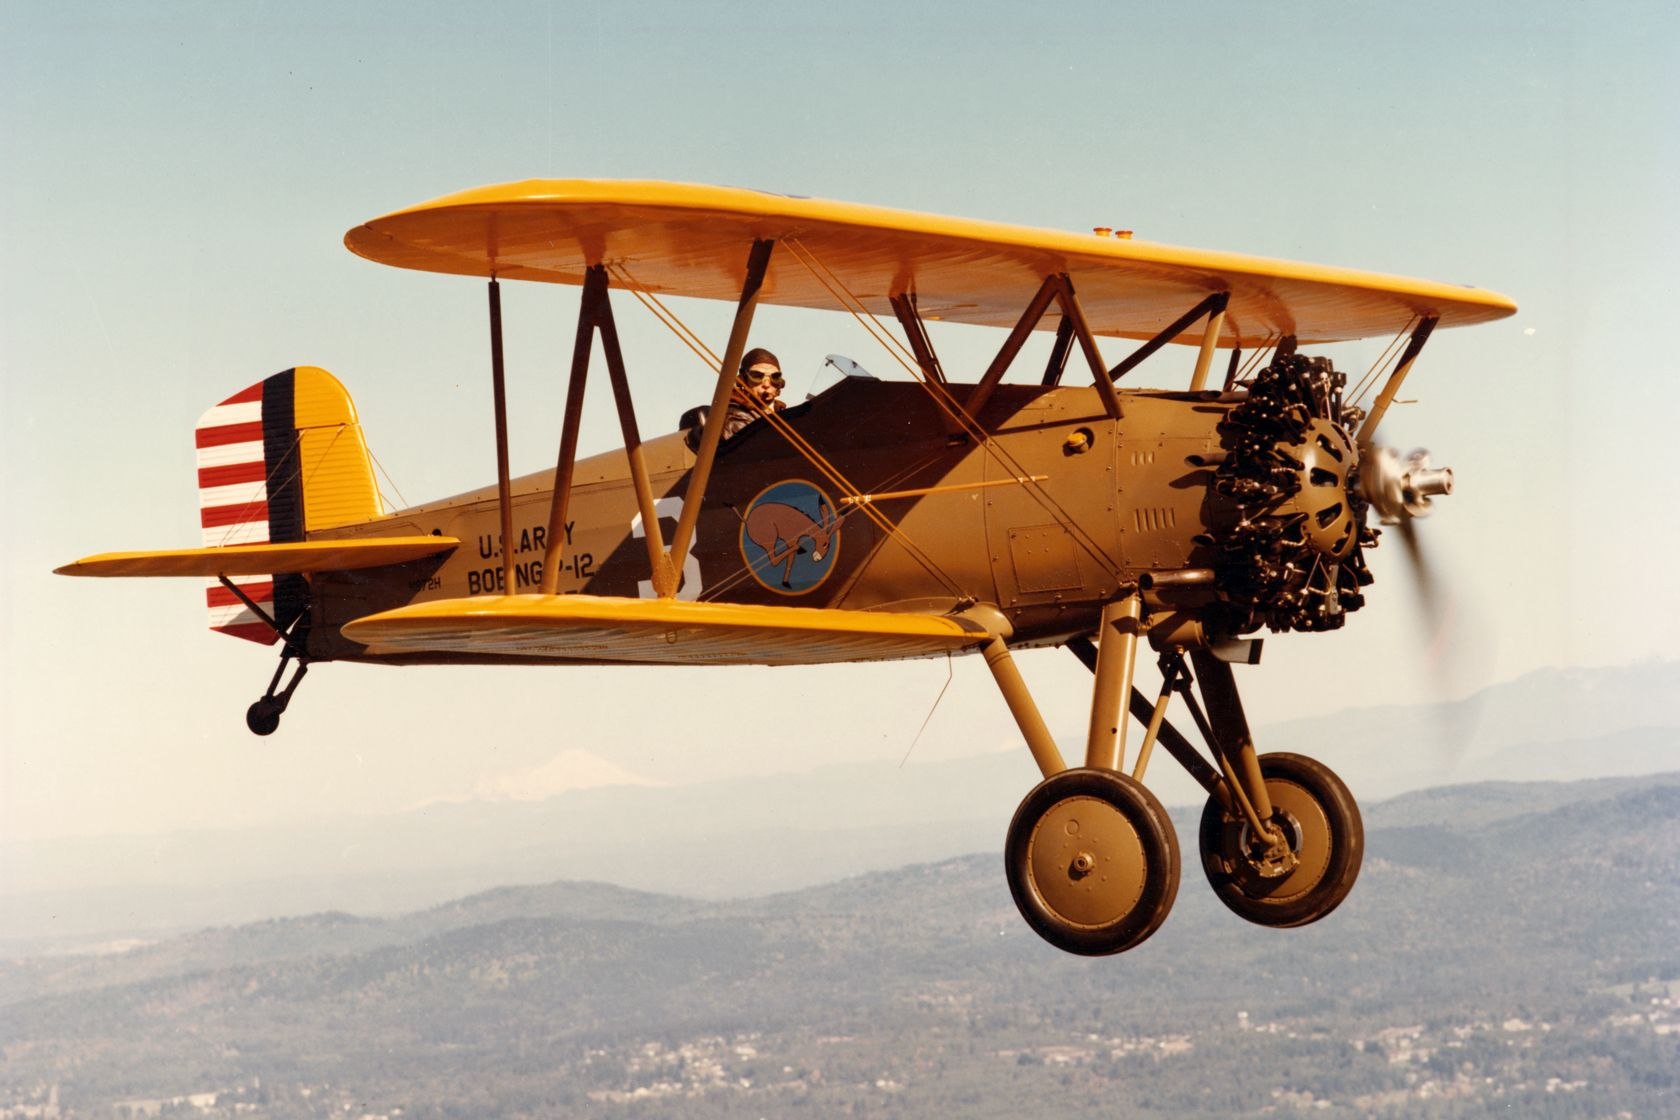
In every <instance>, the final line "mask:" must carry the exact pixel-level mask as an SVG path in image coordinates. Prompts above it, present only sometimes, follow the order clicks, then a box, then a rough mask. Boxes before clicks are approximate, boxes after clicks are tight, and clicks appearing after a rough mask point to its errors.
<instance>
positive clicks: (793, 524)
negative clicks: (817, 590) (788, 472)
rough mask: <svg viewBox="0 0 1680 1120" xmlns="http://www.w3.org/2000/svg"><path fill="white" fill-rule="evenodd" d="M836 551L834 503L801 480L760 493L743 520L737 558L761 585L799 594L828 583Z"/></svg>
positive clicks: (837, 534)
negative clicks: (739, 553) (739, 555)
mask: <svg viewBox="0 0 1680 1120" xmlns="http://www.w3.org/2000/svg"><path fill="white" fill-rule="evenodd" d="M839 552H840V519H839V517H838V516H837V515H836V514H835V512H834V501H833V499H831V498H830V497H829V496H828V495H827V494H826V493H825V492H824V491H823V490H821V489H820V488H818V487H816V486H813V485H812V484H811V483H809V482H806V481H804V480H803V479H788V480H786V481H784V482H778V483H775V484H774V485H771V486H767V487H765V488H764V489H763V490H760V491H759V493H758V497H756V498H754V499H753V500H752V503H751V504H750V505H748V506H747V513H746V516H745V517H743V518H742V519H741V557H742V559H744V560H746V562H747V570H748V571H750V572H751V573H752V575H753V578H754V579H756V580H757V581H758V582H759V584H760V585H762V586H763V587H766V588H768V589H769V590H771V591H774V592H776V593H777V594H778V595H801V594H803V593H805V592H807V591H809V590H811V589H812V588H813V587H816V586H817V585H818V584H820V583H822V581H823V580H825V579H827V578H828V573H829V572H831V571H832V570H833V569H834V558H835V557H836V556H837V555H839Z"/></svg>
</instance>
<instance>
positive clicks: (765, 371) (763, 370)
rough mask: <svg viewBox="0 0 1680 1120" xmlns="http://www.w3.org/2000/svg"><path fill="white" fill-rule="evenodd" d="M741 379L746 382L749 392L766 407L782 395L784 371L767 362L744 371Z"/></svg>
mask: <svg viewBox="0 0 1680 1120" xmlns="http://www.w3.org/2000/svg"><path fill="white" fill-rule="evenodd" d="M741 380H742V381H744V382H746V384H747V392H749V393H751V394H752V395H753V397H754V398H755V399H756V400H757V401H758V403H759V404H761V405H764V406H765V407H766V408H768V407H769V406H770V405H771V404H773V403H775V400H776V398H777V397H779V396H781V395H782V371H781V370H779V369H777V368H776V367H775V366H773V365H770V364H769V363H767V362H766V363H760V364H759V365H755V366H753V367H752V368H751V369H748V370H747V371H746V372H744V373H742V374H741Z"/></svg>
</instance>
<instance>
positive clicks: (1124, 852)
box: [1028, 797, 1147, 928]
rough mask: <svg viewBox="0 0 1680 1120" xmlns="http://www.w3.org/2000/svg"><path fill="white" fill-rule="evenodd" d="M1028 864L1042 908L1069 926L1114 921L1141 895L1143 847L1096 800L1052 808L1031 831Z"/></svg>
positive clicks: (1131, 831)
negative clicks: (1047, 909) (1044, 907)
mask: <svg viewBox="0 0 1680 1120" xmlns="http://www.w3.org/2000/svg"><path fill="white" fill-rule="evenodd" d="M1028 859H1029V860H1030V861H1031V863H1032V868H1033V877H1034V881H1035V883H1036V884H1037V887H1038V891H1039V894H1040V895H1041V896H1042V897H1043V899H1044V902H1045V904H1046V905H1047V906H1049V907H1050V909H1051V910H1052V911H1054V912H1055V913H1056V914H1057V915H1058V916H1060V917H1061V918H1062V919H1063V920H1064V921H1066V922H1068V923H1070V924H1072V925H1077V926H1086V927H1091V928H1095V927H1098V926H1103V925H1107V924H1109V923H1111V922H1115V921H1118V920H1119V919H1120V918H1123V917H1124V916H1125V915H1126V914H1128V913H1130V912H1131V910H1132V908H1133V907H1135V906H1136V905H1137V903H1138V899H1139V898H1141V897H1142V896H1143V888H1144V880H1145V877H1146V871H1147V868H1146V861H1145V858H1144V852H1143V842H1142V840H1141V839H1140V838H1139V837H1138V833H1137V830H1136V829H1135V828H1133V827H1132V825H1131V822H1130V821H1128V820H1127V819H1126V818H1125V816H1124V815H1123V814H1122V813H1121V812H1120V811H1119V810H1118V809H1116V808H1115V807H1114V806H1112V805H1109V804H1107V803H1106V802H1104V801H1101V800H1099V799H1097V798H1095V797H1069V798H1066V799H1065V800H1062V801H1059V802H1057V803H1056V804H1054V805H1052V806H1051V807H1050V809H1049V810H1048V811H1046V812H1045V814H1044V815H1043V816H1042V817H1040V818H1039V821H1038V825H1037V827H1035V828H1034V829H1033V830H1032V836H1031V839H1030V841H1029V855H1028Z"/></svg>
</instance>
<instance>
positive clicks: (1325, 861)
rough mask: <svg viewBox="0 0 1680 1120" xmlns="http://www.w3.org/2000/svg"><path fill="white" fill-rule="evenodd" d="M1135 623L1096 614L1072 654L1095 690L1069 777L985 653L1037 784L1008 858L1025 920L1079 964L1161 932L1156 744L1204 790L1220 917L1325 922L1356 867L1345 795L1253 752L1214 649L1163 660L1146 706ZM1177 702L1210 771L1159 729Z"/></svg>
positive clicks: (1173, 870)
mask: <svg viewBox="0 0 1680 1120" xmlns="http://www.w3.org/2000/svg"><path fill="white" fill-rule="evenodd" d="M1138 621H1139V618H1138V614H1137V612H1136V610H1135V603H1134V602H1132V601H1129V599H1122V600H1120V601H1118V602H1117V603H1115V604H1111V607H1110V609H1109V610H1106V611H1105V612H1104V615H1103V626H1102V629H1101V630H1100V631H1099V633H1098V636H1097V639H1096V640H1095V641H1093V640H1092V639H1090V638H1077V639H1075V640H1073V641H1072V642H1070V643H1069V648H1070V649H1072V650H1073V652H1074V653H1075V654H1076V655H1077V656H1078V657H1079V659H1080V660H1081V661H1083V662H1084V663H1085V665H1086V667H1087V668H1089V669H1090V670H1091V672H1092V674H1093V675H1094V676H1095V678H1096V680H1095V682H1094V686H1093V690H1092V714H1091V726H1090V736H1089V739H1088V742H1087V747H1086V758H1085V765H1084V766H1081V767H1077V768H1071V769H1070V768H1069V767H1068V766H1067V765H1066V764H1065V763H1064V762H1063V761H1062V757H1061V753H1060V751H1059V750H1058V749H1057V747H1056V745H1055V743H1054V742H1052V741H1051V740H1050V737H1049V733H1048V730H1047V728H1046V727H1045V725H1044V722H1043V720H1042V718H1040V716H1039V714H1038V711H1037V708H1036V707H1035V706H1034V705H1033V702H1032V698H1031V697H1030V696H1029V695H1028V694H1027V691H1026V686H1025V685H1024V684H1023V683H1022V681H1021V679H1020V675H1019V674H1018V673H1017V672H1016V671H1015V669H1014V664H1013V659H1012V658H1011V657H1010V655H1009V651H1008V650H1007V649H1006V648H1005V647H1004V645H1003V642H1002V641H1001V640H998V639H994V640H993V643H992V644H991V645H990V646H989V647H988V648H987V650H986V662H987V665H988V666H990V667H991V669H992V672H993V675H994V676H995V677H996V678H997V682H998V685H999V687H1000V689H1001V690H1002V691H1003V694H1004V699H1005V700H1006V701H1007V702H1008V704H1009V707H1010V710H1011V712H1012V713H1013V714H1014V715H1015V718H1016V721H1017V722H1018V723H1019V724H1020V726H1021V730H1022V732H1023V734H1024V735H1025V736H1026V739H1027V744H1028V746H1029V747H1030V748H1031V750H1032V754H1033V757H1034V759H1035V760H1036V761H1037V762H1038V764H1039V768H1040V770H1041V772H1043V774H1044V781H1042V782H1041V783H1039V785H1038V786H1036V787H1035V788H1034V789H1033V791H1032V792H1031V793H1029V794H1028V795H1027V797H1026V799H1025V800H1023V801H1022V802H1021V806H1020V808H1019V809H1018V810H1017V811H1016V813H1015V817H1014V820H1013V821H1011V822H1010V825H1009V833H1008V837H1007V840H1006V842H1005V845H1004V870H1005V873H1006V875H1007V877H1008V879H1009V890H1010V893H1011V895H1013V896H1014V899H1015V905H1016V908H1017V909H1019V910H1020V912H1021V916H1022V917H1023V918H1024V919H1025V920H1026V922H1027V924H1028V925H1029V926H1031V927H1032V929H1033V931H1034V932H1035V933H1037V934H1038V935H1039V936H1040V937H1042V938H1044V940H1046V941H1048V942H1049V943H1050V944H1052V945H1054V946H1056V947H1057V948H1059V949H1062V950H1064V951H1066V952H1069V953H1078V954H1080V955H1083V956H1101V955H1105V954H1109V953H1119V952H1123V951H1125V950H1127V949H1130V948H1133V947H1134V946H1136V945H1138V944H1140V943H1141V942H1142V941H1143V940H1144V939H1145V938H1147V937H1149V936H1150V934H1152V933H1154V932H1155V930H1156V929H1158V928H1159V927H1160V925H1161V923H1162V922H1164V921H1165V920H1166V917H1167V913H1168V912H1169V911H1170V910H1171V909H1172V904H1173V901H1174V900H1175V899H1176V897H1177V895H1178V884H1179V871H1180V857H1179V848H1178V840H1177V838H1176V837H1175V836H1174V834H1173V828H1172V822H1171V821H1170V820H1169V819H1168V817H1167V813H1166V810H1165V809H1163V808H1162V807H1161V803H1160V802H1159V801H1158V800H1157V799H1156V798H1155V795H1154V794H1152V793H1150V792H1149V790H1148V789H1146V788H1145V787H1144V785H1143V775H1144V770H1145V768H1146V767H1147V765H1148V762H1149V758H1150V752H1151V751H1152V749H1153V748H1154V746H1155V745H1156V744H1157V743H1159V744H1160V745H1161V746H1162V747H1163V748H1165V750H1166V751H1167V753H1169V754H1171V755H1172V756H1173V758H1174V759H1176V760H1177V761H1178V762H1179V763H1180V764H1181V765H1182V766H1183V767H1184V768H1185V770H1186V771H1188V772H1189V774H1190V776H1191V777H1193V778H1195V779H1196V781H1197V782H1198V783H1199V784H1200V785H1201V786H1202V788H1203V789H1205V790H1207V792H1208V802H1207V806H1206V808H1205V809H1204V810H1203V813H1202V820H1201V828H1200V830H1199V835H1198V842H1199V847H1200V852H1201V857H1202V867H1203V870H1204V872H1205V873H1206V875H1207V878H1208V882H1209V883H1210V884H1211V885H1212V887H1213V889H1214V893H1215V894H1216V895H1218V897H1219V900H1220V901H1221V902H1223V903H1224V904H1225V906H1226V907H1228V908H1229V909H1230V910H1231V911H1232V912H1233V913H1236V914H1238V915H1239V916H1241V917H1243V918H1245V919H1247V920H1248V921H1251V922H1255V923H1257V924H1259V925H1265V926H1275V927H1283V926H1301V925H1306V924H1308V923H1309V922H1315V921H1317V920H1318V919H1320V918H1322V917H1324V916H1325V915H1326V914H1329V913H1330V912H1331V911H1332V910H1334V909H1335V908H1336V907H1337V906H1338V905H1339V904H1340V903H1341V901H1342V900H1343V899H1344V898H1346V897H1347V895H1348V892H1349V891H1350V890H1352V889H1353V883H1354V880H1355V879H1356V878H1357V877H1358V875H1359V866H1360V862H1361V860H1362V858H1363V855H1364V847H1365V835H1364V826H1363V825H1362V824H1361V822H1360V818H1359V809H1358V806H1357V805H1356V804H1355V803H1354V799H1353V796H1352V794H1350V793H1349V792H1348V790H1347V787H1346V786H1345V785H1343V784H1342V782H1341V780H1340V779H1339V778H1337V777H1336V775H1335V774H1334V773H1332V772H1331V771H1330V770H1329V768H1328V767H1325V766H1324V765H1322V764H1321V763H1318V762H1315V761H1313V760H1312V759H1310V758H1306V757H1304V756H1301V755H1297V754H1266V755H1261V754H1257V753H1256V752H1255V749H1254V741H1253V738H1252V737H1251V735H1250V734H1249V729H1248V721H1247V718H1246V717H1245V715H1244V713H1243V708H1242V702H1241V700H1240V698H1239V697H1238V695H1237V688H1236V681H1235V678H1234V675H1233V674H1232V672H1231V666H1230V664H1229V663H1228V662H1227V661H1226V660H1225V659H1224V658H1222V657H1221V656H1220V655H1219V654H1216V653H1215V652H1214V651H1213V650H1210V649H1205V648H1198V649H1192V650H1191V651H1190V652H1189V654H1188V657H1187V656H1186V654H1185V653H1184V652H1181V651H1180V650H1179V649H1176V648H1169V649H1168V650H1167V651H1166V652H1165V653H1163V654H1162V655H1161V659H1160V665H1161V677H1162V686H1161V692H1160V695H1159V696H1158V697H1157V698H1155V699H1154V700H1153V701H1152V700H1151V699H1150V698H1149V697H1147V696H1145V695H1144V694H1143V693H1142V692H1140V691H1139V690H1138V689H1136V688H1135V687H1133V686H1132V683H1131V678H1132V666H1133V663H1134V662H1135V659H1136V653H1137V638H1138V637H1139V630H1140V627H1139V626H1138ZM1257 651H1258V646H1257V644H1249V643H1240V644H1235V645H1233V646H1232V648H1231V649H1228V650H1226V649H1223V648H1222V649H1221V650H1220V652H1221V653H1223V654H1224V657H1229V658H1233V659H1238V660H1258V657H1257ZM1192 666H1194V669H1195V673H1194V676H1192V673H1191V667H1192ZM1175 692H1176V693H1178V694H1179V695H1180V696H1181V697H1182V698H1183V701H1184V704H1185V707H1186V708H1188V709H1189V712H1190V715H1191V718H1192V719H1193V720H1194V721H1195V723H1196V727H1197V730H1198V731H1200V732H1201V735H1202V739H1203V740H1204V741H1205V742H1206V744H1207V746H1208V748H1209V751H1210V752H1211V754H1212V756H1213V760H1214V765H1209V763H1208V762H1207V760H1206V759H1205V758H1204V757H1203V756H1202V755H1201V754H1200V753H1199V752H1197V750H1196V749H1195V748H1194V747H1193V746H1192V745H1191V744H1190V742H1189V741H1188V740H1186V739H1185V737H1184V736H1183V735H1182V734H1180V733H1179V731H1178V730H1177V729H1176V728H1174V727H1173V726H1172V724H1171V723H1169V722H1167V720H1166V718H1165V717H1166V709H1167V705H1168V702H1169V701H1170V700H1171V698H1172V695H1173V693H1175ZM1198 692H1199V693H1200V700H1198V697H1197V693H1198ZM1128 694H1129V703H1127V711H1128V712H1129V714H1130V715H1131V716H1132V717H1134V718H1136V719H1137V720H1138V722H1139V723H1140V724H1142V725H1144V727H1145V728H1146V731H1145V733H1144V741H1143V744H1142V746H1141V747H1140V749H1139V751H1138V754H1137V758H1136V762H1135V764H1134V767H1133V769H1132V772H1131V773H1130V774H1129V775H1128V774H1125V773H1123V772H1122V764H1123V762H1124V759H1125V753H1126V750H1125V748H1126V735H1125V730H1126V722H1127V721H1126V718H1125V716H1124V715H1122V714H1121V712H1120V705H1121V700H1122V697H1127V696H1128ZM1204 704H1205V705H1206V707H1205V710H1204V707H1203V705H1204Z"/></svg>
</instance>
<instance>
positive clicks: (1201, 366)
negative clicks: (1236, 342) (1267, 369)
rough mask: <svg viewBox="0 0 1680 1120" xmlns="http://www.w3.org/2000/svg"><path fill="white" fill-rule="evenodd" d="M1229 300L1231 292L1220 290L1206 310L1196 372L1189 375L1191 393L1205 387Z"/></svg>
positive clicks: (1223, 327) (1223, 326)
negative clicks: (1205, 320)
mask: <svg viewBox="0 0 1680 1120" xmlns="http://www.w3.org/2000/svg"><path fill="white" fill-rule="evenodd" d="M1230 302H1231V293H1230V292H1220V293H1219V298H1218V299H1217V300H1216V301H1215V302H1214V304H1213V306H1212V308H1211V309H1210V310H1209V311H1208V322H1207V326H1206V327H1204V328H1203V329H1202V349H1201V352H1200V353H1199V354H1197V355H1196V372H1195V373H1193V374H1191V375H1190V391H1191V392H1192V393H1199V392H1201V391H1202V390H1203V389H1205V388H1207V376H1208V369H1209V367H1211V366H1212V365H1213V352H1214V350H1215V349H1217V348H1218V346H1219V332H1220V331H1222V330H1224V329H1225V308H1226V306H1227V305H1229V304H1230ZM1239 349H1240V347H1239ZM1234 356H1235V354H1234V353H1233V357H1234Z"/></svg>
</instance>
